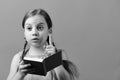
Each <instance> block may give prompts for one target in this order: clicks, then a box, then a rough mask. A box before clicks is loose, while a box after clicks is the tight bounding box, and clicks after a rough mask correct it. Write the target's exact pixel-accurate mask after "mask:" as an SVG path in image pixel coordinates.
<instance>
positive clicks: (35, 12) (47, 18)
mask: <svg viewBox="0 0 120 80" xmlns="http://www.w3.org/2000/svg"><path fill="white" fill-rule="evenodd" d="M35 15H41V16H43V17H44V19H45V21H46V22H47V25H48V29H50V28H51V27H52V21H51V18H50V16H49V15H48V13H47V12H46V11H45V10H43V9H40V8H39V9H34V10H30V11H28V12H27V13H26V14H25V16H24V18H23V21H22V27H23V28H24V25H25V21H26V20H27V19H28V18H29V17H32V16H35Z"/></svg>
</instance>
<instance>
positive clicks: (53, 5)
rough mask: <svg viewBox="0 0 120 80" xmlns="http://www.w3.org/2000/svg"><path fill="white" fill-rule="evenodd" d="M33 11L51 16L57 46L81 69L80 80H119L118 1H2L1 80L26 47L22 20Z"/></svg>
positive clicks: (119, 19) (119, 8) (119, 36)
mask: <svg viewBox="0 0 120 80" xmlns="http://www.w3.org/2000/svg"><path fill="white" fill-rule="evenodd" d="M34 8H43V9H45V10H46V11H47V12H48V13H49V14H50V16H51V18H52V21H53V24H54V25H53V27H54V30H53V31H54V40H55V42H56V44H57V47H59V48H63V49H65V50H66V52H67V54H68V56H69V59H71V60H72V61H73V62H74V63H75V64H76V65H77V66H78V68H79V71H80V80H120V77H119V76H120V54H119V53H120V1H119V0H0V54H1V55H0V80H5V79H6V78H7V75H8V73H9V68H10V63H11V60H12V58H13V55H15V54H16V53H17V52H19V51H21V50H22V48H23V45H24V39H23V29H22V27H21V23H22V19H23V16H24V14H25V13H26V11H28V10H30V9H34Z"/></svg>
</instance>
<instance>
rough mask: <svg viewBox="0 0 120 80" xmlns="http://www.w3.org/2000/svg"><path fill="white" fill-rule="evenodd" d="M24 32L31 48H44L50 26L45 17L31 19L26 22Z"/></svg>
mask: <svg viewBox="0 0 120 80" xmlns="http://www.w3.org/2000/svg"><path fill="white" fill-rule="evenodd" d="M24 30H25V31H24V35H25V38H26V40H27V42H28V44H30V46H36V47H43V45H44V44H45V42H46V40H47V37H48V34H49V30H48V25H47V23H46V21H45V19H44V17H43V16H40V15H35V16H32V17H29V18H28V19H27V20H26V22H25V29H24Z"/></svg>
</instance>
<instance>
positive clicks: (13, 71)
mask: <svg viewBox="0 0 120 80" xmlns="http://www.w3.org/2000/svg"><path fill="white" fill-rule="evenodd" d="M21 54H22V52H19V53H17V54H16V55H15V56H14V57H13V60H12V62H11V67H10V72H9V75H8V77H7V80H22V75H21V74H20V73H18V72H17V70H18V66H19V62H20V56H21Z"/></svg>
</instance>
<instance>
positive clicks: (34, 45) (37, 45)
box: [31, 43, 43, 48]
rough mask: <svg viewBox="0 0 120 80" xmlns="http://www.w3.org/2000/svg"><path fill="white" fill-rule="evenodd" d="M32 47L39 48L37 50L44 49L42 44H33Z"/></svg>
mask: <svg viewBox="0 0 120 80" xmlns="http://www.w3.org/2000/svg"><path fill="white" fill-rule="evenodd" d="M31 46H33V47H37V48H39V47H43V45H42V44H38V43H32V44H31Z"/></svg>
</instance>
